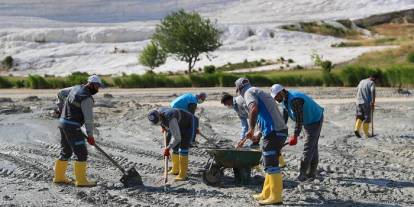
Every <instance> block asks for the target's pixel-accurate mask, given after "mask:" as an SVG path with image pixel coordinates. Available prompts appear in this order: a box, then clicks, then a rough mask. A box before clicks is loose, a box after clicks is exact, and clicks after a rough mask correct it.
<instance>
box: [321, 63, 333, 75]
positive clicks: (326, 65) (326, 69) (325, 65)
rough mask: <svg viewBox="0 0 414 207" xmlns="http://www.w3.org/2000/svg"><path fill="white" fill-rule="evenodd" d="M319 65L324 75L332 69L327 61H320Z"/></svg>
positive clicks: (331, 65)
mask: <svg viewBox="0 0 414 207" xmlns="http://www.w3.org/2000/svg"><path fill="white" fill-rule="evenodd" d="M320 65H321V68H322V70H323V72H325V73H330V72H331V70H332V68H333V64H332V62H331V61H329V60H324V61H322V62H321V64H320Z"/></svg>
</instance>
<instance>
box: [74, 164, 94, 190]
mask: <svg viewBox="0 0 414 207" xmlns="http://www.w3.org/2000/svg"><path fill="white" fill-rule="evenodd" d="M74 173H75V178H76V180H75V186H76V187H93V186H96V182H95V181H88V179H87V178H86V162H78V161H75V165H74Z"/></svg>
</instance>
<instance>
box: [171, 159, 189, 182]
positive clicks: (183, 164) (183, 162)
mask: <svg viewBox="0 0 414 207" xmlns="http://www.w3.org/2000/svg"><path fill="white" fill-rule="evenodd" d="M179 158H180V162H179V167H180V172H179V173H178V175H177V177H175V178H174V181H183V180H187V170H188V156H183V155H180V156H179Z"/></svg>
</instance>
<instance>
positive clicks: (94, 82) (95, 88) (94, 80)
mask: <svg viewBox="0 0 414 207" xmlns="http://www.w3.org/2000/svg"><path fill="white" fill-rule="evenodd" d="M86 87H88V88H89V90H90V91H91V93H92V95H94V94H96V93H98V92H99V88H104V84H103V83H102V80H101V78H100V77H99V76H97V75H91V76H89V78H88V83H87V84H86Z"/></svg>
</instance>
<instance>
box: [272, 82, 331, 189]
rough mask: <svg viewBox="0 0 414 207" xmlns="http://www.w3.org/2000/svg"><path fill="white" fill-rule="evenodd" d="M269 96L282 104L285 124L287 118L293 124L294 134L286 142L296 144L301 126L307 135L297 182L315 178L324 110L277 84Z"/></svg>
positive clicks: (306, 98)
mask: <svg viewBox="0 0 414 207" xmlns="http://www.w3.org/2000/svg"><path fill="white" fill-rule="evenodd" d="M270 94H271V95H272V97H273V99H275V101H277V102H278V103H282V107H283V115H284V119H285V122H286V123H287V121H288V118H289V117H290V118H291V119H292V120H293V121H294V122H295V125H296V126H295V130H294V134H293V136H291V137H290V138H289V140H288V143H289V145H296V144H297V139H298V137H299V135H300V133H301V130H302V125H303V128H304V129H305V132H306V134H307V136H306V139H305V143H304V149H303V158H302V160H301V164H300V170H299V176H298V180H299V181H305V180H308V179H313V178H315V177H316V174H317V167H318V161H319V153H318V141H319V136H320V133H321V129H322V123H323V111H324V109H323V108H322V107H321V106H319V104H317V103H316V102H315V101H314V100H313V99H312V98H311V97H309V96H308V95H306V94H304V93H301V92H298V91H294V90H289V91H288V90H286V89H285V88H284V87H283V86H282V85H279V84H274V85H273V86H272V88H271V93H270ZM308 172H309V173H308Z"/></svg>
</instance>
